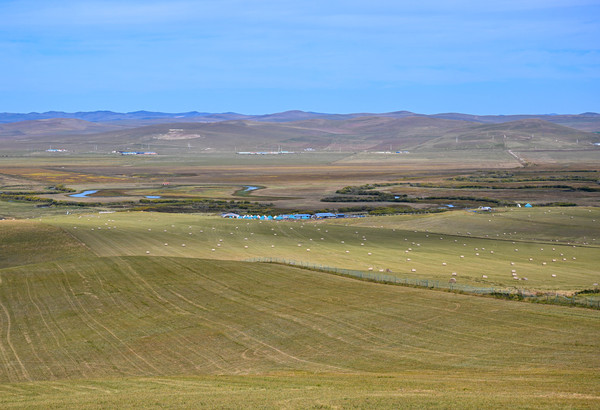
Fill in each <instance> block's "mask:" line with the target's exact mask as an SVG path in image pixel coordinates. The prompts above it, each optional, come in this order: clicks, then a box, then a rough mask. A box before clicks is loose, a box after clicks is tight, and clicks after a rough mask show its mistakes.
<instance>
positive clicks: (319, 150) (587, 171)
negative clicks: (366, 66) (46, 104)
mask: <svg viewBox="0 0 600 410" xmlns="http://www.w3.org/2000/svg"><path fill="white" fill-rule="evenodd" d="M283 114H285V113H283ZM283 114H282V115H279V116H273V117H269V118H265V119H264V121H273V122H269V123H267V122H258V121H255V120H256V119H254V120H253V119H251V118H238V119H237V120H235V121H225V122H215V123H177V124H157V123H156V122H150V123H146V124H141V123H139V120H137V119H136V118H134V117H135V116H130V117H127V118H123V119H122V121H124V122H121V123H118V121H121V120H118V121H117V120H114V121H115V122H113V123H103V124H99V125H98V124H97V125H94V124H92V125H90V124H85V121H83V122H79V121H80V120H76V121H54V122H52V121H46V122H44V123H41V124H40V123H36V122H35V121H29V122H28V123H27V124H17V125H10V126H7V125H5V126H3V127H2V130H0V131H2V132H0V218H3V220H0V406H1V407H2V408H112V407H127V408H143V407H145V408H156V407H187V408H197V407H213V408H214V407H216V408H240V407H259V408H373V407H382V408H399V407H438V408H494V407H495V408H498V407H502V408H505V407H514V408H553V407H554V408H596V407H598V406H600V395H599V394H598V391H599V386H600V377H599V376H598V375H599V374H600V373H599V370H600V355H599V353H598V352H600V341H599V339H598V334H599V332H600V310H598V309H597V308H596V307H597V305H599V304H600V298H599V296H598V295H599V293H598V283H599V282H600V269H599V268H598V266H599V265H600V256H599V255H600V210H599V209H600V208H599V205H600V190H599V185H598V181H600V166H599V165H598V164H600V149H598V148H597V147H596V146H594V145H593V144H592V143H593V142H595V141H597V139H598V137H597V135H598V134H595V133H594V132H597V131H598V129H597V128H595V126H594V124H595V122H594V121H596V120H595V118H596V117H594V116H583V117H585V118H583V117H582V116H573V117H572V118H571V117H567V116H560V118H558V116H557V118H553V120H556V121H557V122H556V123H551V122H549V121H544V120H541V119H539V118H525V119H524V118H510V120H511V121H500V120H501V119H498V118H496V119H494V118H487V117H473V116H461V115H453V114H448V115H442V114H440V115H439V116H437V117H434V116H431V117H432V118H430V116H414V115H410V113H408V114H406V113H395V114H394V115H389V116H388V117H384V118H379V117H373V116H369V117H360V116H357V117H351V118H343V119H340V118H338V119H337V120H336V119H334V118H329V117H327V118H325V117H321V118H308V117H307V116H303V115H300V114H298V113H287V114H286V115H283ZM563 117H564V118H563ZM203 118H205V117H203ZM88 119H89V118H88ZM291 120H295V121H291ZM152 121H155V120H152ZM156 121H158V120H156ZM560 121H562V122H560ZM499 122H502V123H499ZM53 123H55V124H58V125H57V126H58V128H56V130H55V131H56V132H50V131H44V127H49V126H51V125H52V124H53ZM567 123H568V124H575V125H578V126H580V129H579V130H575V129H570V128H566V127H565V126H564V125H567ZM559 124H560V125H559ZM582 124H583V125H582ZM139 125H146V126H145V127H142V128H139V127H138V128H136V126H139ZM102 127H104V128H103V131H104V132H101V133H98V132H99V131H100V128H102ZM40 130H41V131H40ZM111 130H112V131H111ZM505 135H506V137H505ZM213 142H214V143H213ZM209 143H210V144H209ZM50 144H51V145H52V146H54V147H61V148H63V147H65V148H67V149H68V151H67V152H56V153H53V152H45V149H47V148H48V146H49V145H50ZM57 144H58V145H57ZM148 144H150V146H149V145H148ZM244 144H245V145H244ZM280 144H281V145H283V149H291V148H293V149H294V150H296V153H294V154H275V155H237V154H235V153H234V151H236V150H237V151H241V150H245V149H267V148H268V149H269V150H278V149H279V147H278V146H279V145H280ZM211 145H212V146H211ZM308 147H311V148H312V147H314V149H315V150H314V151H312V150H309V151H304V149H305V148H308ZM207 148H211V149H207ZM120 149H134V150H146V149H152V150H156V151H157V152H158V155H149V156H143V155H132V156H121V155H119V154H117V153H111V151H112V150H120ZM395 150H400V151H401V152H399V153H396V152H395ZM405 151H407V152H405ZM247 187H253V188H256V189H253V190H251V191H247V190H246V188H247ZM88 190H92V191H97V192H94V193H91V194H90V195H88V196H87V197H84V198H76V197H72V196H71V195H73V194H74V193H77V192H81V191H88ZM147 196H159V197H160V198H146V197H147ZM526 203H530V204H532V205H533V207H531V208H529V207H527V208H526V207H525V204H526ZM517 204H518V205H521V207H518V206H517ZM480 207H484V209H487V208H486V207H490V208H491V210H482V209H480ZM226 211H236V212H239V213H242V214H268V215H276V214H280V213H292V212H310V213H314V212H317V211H334V212H342V213H346V214H347V215H353V216H361V217H356V218H340V219H327V220H303V221H281V222H277V221H267V220H263V221H260V220H242V219H224V218H221V216H220V213H221V212H226ZM257 260H262V261H266V260H271V261H277V262H280V263H261V262H255V261H257ZM290 261H295V262H296V263H297V264H298V263H302V265H303V266H304V268H300V267H298V266H290V265H289V263H290ZM336 268H339V269H347V270H352V271H355V272H364V273H365V274H373V275H378V274H381V275H386V277H387V278H390V277H391V278H393V279H394V282H402V281H403V280H408V279H411V280H413V279H415V280H421V281H426V282H427V283H440V284H446V285H447V284H448V283H450V282H453V281H456V285H457V286H458V285H461V286H463V285H464V286H470V287H474V288H486V289H490V288H493V289H495V290H497V291H498V292H497V294H491V295H490V294H488V295H475V294H471V293H460V292H456V291H454V290H453V291H446V290H440V289H429V288H425V287H422V286H421V287H418V286H397V285H392V284H385V283H381V281H380V282H376V281H367V280H357V279H356V278H351V277H348V276H340V275H336V274H332V272H331V270H332V269H336ZM388 282H389V280H388ZM440 287H442V286H440ZM501 292H509V293H511V292H512V293H511V295H512V294H514V295H523V294H526V295H540V296H539V297H537V298H536V299H531V298H530V299H526V300H529V302H528V301H523V300H512V299H511V298H508V297H505V295H504V296H503V295H501V294H500V293H501ZM559 296H560V297H562V298H563V299H561V300H567V301H569V300H571V301H573V302H575V301H581V300H585V301H588V302H589V303H587V304H586V305H585V306H587V307H582V306H583V305H582V304H579V305H577V303H573V305H572V306H571V305H569V306H565V305H558V304H552V303H555V300H558V297H559ZM555 298H556V299H555ZM513 299H523V298H522V297H521V298H519V297H515V298H513ZM533 301H534V302H539V303H533ZM553 301H554V302H553Z"/></svg>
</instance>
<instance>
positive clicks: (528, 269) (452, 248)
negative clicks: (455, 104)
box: [48, 208, 600, 291]
mask: <svg viewBox="0 0 600 410" xmlns="http://www.w3.org/2000/svg"><path fill="white" fill-rule="evenodd" d="M524 211H525V210H524ZM554 211H555V214H556V217H554V216H553V218H554V219H544V218H545V217H546V216H547V215H544V214H542V213H539V212H538V213H537V214H535V215H537V216H538V217H539V218H538V221H539V223H538V225H539V224H542V225H543V223H544V221H545V222H546V223H548V224H550V225H551V221H552V220H554V221H555V223H556V226H554V225H551V227H549V228H547V230H546V236H543V237H542V239H541V240H540V239H534V240H530V238H529V237H526V239H528V240H527V241H524V240H523V239H525V238H523V237H520V236H519V235H518V234H519V232H521V233H522V234H523V235H525V234H526V233H527V232H528V231H521V230H519V231H512V230H511V231H509V230H507V228H511V229H513V228H514V229H517V228H516V227H517V226H518V225H521V222H520V221H519V220H518V219H517V220H516V221H515V220H512V219H510V215H516V216H518V215H522V217H525V216H524V215H523V214H520V213H518V212H516V213H513V212H507V213H506V216H503V217H501V216H491V215H489V214H485V215H483V214H474V213H467V214H457V215H456V217H457V218H458V222H456V224H455V225H452V223H447V225H446V228H448V229H446V230H444V231H443V233H442V234H441V235H440V234H434V233H433V232H436V231H435V230H434V229H432V228H433V225H431V226H427V227H425V229H423V228H424V226H423V225H422V223H423V222H420V221H428V220H432V221H438V222H439V223H438V226H441V225H444V221H445V219H443V218H444V217H443V216H440V217H439V218H441V219H436V218H432V219H428V218H418V217H417V218H416V219H415V220H414V221H413V220H410V219H409V220H408V221H407V222H406V223H407V226H404V227H400V226H398V228H394V221H402V220H403V219H401V218H399V219H396V218H394V217H389V219H371V218H367V219H357V220H344V221H332V222H328V221H322V222H306V223H300V222H297V223H294V222H275V221H265V222H260V221H244V220H224V219H222V218H220V217H207V216H199V215H189V214H187V215H181V214H170V215H165V214H155V213H133V212H132V213H115V214H96V215H87V216H74V215H71V216H64V217H55V218H52V219H48V221H49V222H51V223H53V224H56V225H57V226H60V227H62V228H63V229H65V231H67V232H69V233H71V234H72V235H74V236H76V237H77V238H79V239H80V240H81V241H82V242H83V243H85V244H86V245H87V246H88V247H89V248H90V249H91V250H92V251H93V252H95V253H96V254H97V255H99V256H141V255H150V256H177V257H188V258H203V259H220V260H246V259H249V258H256V257H263V258H280V259H286V260H289V259H292V260H296V261H305V262H310V263H313V264H316V265H327V266H333V267H341V268H347V269H357V270H364V271H367V270H369V269H372V270H374V271H375V272H377V271H379V270H384V271H385V270H387V269H389V270H390V271H391V272H390V273H388V274H394V275H396V276H397V277H400V278H423V279H431V280H439V281H448V280H449V279H450V278H451V273H452V272H456V273H457V276H456V278H457V279H458V281H459V283H463V284H470V285H477V286H487V287H489V286H496V287H512V286H518V287H520V288H523V287H526V288H530V289H538V290H556V291H559V290H560V291H573V290H580V289H587V288H591V287H593V283H598V282H600V276H599V273H598V269H597V265H598V262H599V258H598V249H597V247H592V246H587V245H585V246H581V245H583V244H582V243H580V244H578V245H579V246H575V247H574V246H573V245H570V244H567V243H566V241H564V242H562V243H554V242H552V243H550V235H551V234H552V233H553V232H555V233H560V231H561V229H562V228H563V227H564V223H563V219H564V221H565V222H566V221H575V219H570V217H569V216H565V215H560V212H559V211H557V210H556V208H555V209H554ZM565 212H567V213H568V212H569V211H565ZM576 213H579V214H580V215H579V217H578V219H577V220H578V221H579V222H578V223H579V224H580V225H581V226H582V229H584V228H583V226H584V223H589V225H588V227H587V228H585V229H584V230H583V231H582V232H584V233H583V235H584V236H585V233H586V232H596V233H598V228H594V227H593V226H594V225H592V221H593V219H592V218H593V215H596V214H594V213H591V214H590V213H586V212H583V213H581V212H580V211H579V210H577V211H576ZM448 215H454V214H448ZM497 215H500V214H497ZM574 215H575V214H574ZM589 215H592V216H589ZM413 218H414V217H413ZM461 218H462V219H461ZM467 218H472V219H471V220H470V221H469V223H465V224H464V225H461V221H466V220H467ZM496 218H499V221H498V222H493V221H496ZM525 219H529V218H527V217H525ZM532 219H533V220H536V218H532ZM599 220H600V218H599ZM377 221H379V222H377ZM384 221H385V222H384ZM585 221H588V222H585ZM374 223H375V224H374ZM419 223H421V225H420V228H419V229H416V228H417V226H416V225H418V224H419ZM593 223H594V224H596V222H593ZM346 224H349V225H352V224H357V225H360V224H370V225H371V226H345V225H346ZM379 224H380V225H379ZM486 224H488V226H490V227H495V229H499V230H498V231H494V230H493V229H491V228H490V231H488V232H490V233H489V234H487V235H488V237H485V236H484V235H483V232H486V231H485V226H486ZM538 225H536V224H534V225H533V228H532V229H535V228H536V227H537V226H538ZM471 226H472V227H473V228H474V229H473V231H474V233H475V235H473V232H472V233H471V235H469V234H467V229H471V228H470V227H471ZM522 226H523V227H524V228H527V225H525V224H522ZM552 226H553V227H552ZM450 227H453V228H457V227H460V228H458V229H461V230H460V233H459V232H457V231H450V230H449V228H450ZM478 227H480V228H479V230H476V229H478ZM407 228H408V229H407ZM586 229H587V230H586ZM428 230H431V231H432V232H431V233H430V232H428ZM494 232H496V233H494ZM477 233H479V234H481V236H482V237H473V236H476V235H477ZM502 233H504V235H503V234H502ZM508 233H510V235H508ZM496 234H497V236H496ZM513 235H514V236H513ZM581 239H583V238H581ZM592 239H593V238H592ZM586 243H587V242H586ZM590 243H595V242H594V241H592V240H590ZM530 259H531V260H530ZM413 269H414V271H413ZM513 270H514V271H515V272H516V273H517V275H518V277H526V278H527V279H528V280H527V281H515V280H514V279H513V275H512V273H513V272H512V271H513ZM483 275H486V276H487V278H483ZM552 275H556V276H552Z"/></svg>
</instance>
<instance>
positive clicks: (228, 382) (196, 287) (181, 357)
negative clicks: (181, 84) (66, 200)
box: [0, 213, 600, 408]
mask: <svg viewBox="0 0 600 410" xmlns="http://www.w3.org/2000/svg"><path fill="white" fill-rule="evenodd" d="M157 217H158V216H157V215H153V214H149V213H140V214H131V215H125V214H124V215H116V214H107V215H102V216H99V215H88V216H87V218H86V217H82V218H79V217H77V216H71V217H63V218H62V219H61V220H62V221H63V222H64V223H65V226H70V227H71V229H72V231H71V232H76V233H77V234H79V231H83V230H84V228H89V226H92V225H93V226H95V229H96V230H94V231H91V230H89V229H86V231H87V232H89V233H92V234H93V235H94V234H99V233H103V234H105V233H107V232H105V231H108V228H109V226H108V225H105V223H106V224H110V225H113V226H112V229H111V230H110V232H111V233H115V234H116V235H118V236H122V237H123V238H125V237H126V236H127V233H128V232H129V233H130V234H132V235H133V238H135V242H137V243H138V244H142V242H144V241H146V243H145V244H144V245H143V246H149V247H150V248H149V249H152V252H151V253H150V254H146V253H144V252H142V253H141V254H139V255H131V256H127V255H123V254H121V255H116V254H112V255H108V254H107V252H106V250H105V249H103V248H102V246H100V244H99V243H94V242H93V241H90V240H88V239H85V236H82V238H84V239H85V245H86V246H83V243H82V242H81V241H80V240H79V239H77V237H76V236H73V235H72V234H67V233H65V231H64V230H63V229H62V228H60V227H58V226H56V225H48V224H45V223H41V222H32V221H0V225H1V228H2V229H1V230H0V232H1V233H2V236H1V237H0V243H2V244H8V246H9V247H13V248H18V249H23V250H24V251H23V253H22V254H21V255H20V256H19V257H18V258H12V259H10V260H5V261H3V264H2V266H1V267H0V325H1V327H0V329H1V331H0V405H1V406H2V407H3V408H13V407H40V408H55V407H59V408H66V407H71V408H73V407H77V408H98V407H123V406H126V407H136V408H143V407H153V406H156V407H198V406H204V407H221V408H223V407H225V408H234V407H243V406H246V407H248V406H251V407H263V408H264V407H272V408H281V407H283V408H308V407H315V406H317V407H385V408H398V407H401V406H406V405H410V406H413V407H431V406H434V405H437V406H440V405H445V406H448V405H452V406H453V407H461V408H465V407H469V408H482V407H507V406H509V405H510V406H513V407H528V408H531V407H548V406H576V407H595V406H597V404H598V402H599V401H600V397H599V396H598V393H597V386H598V376H597V369H598V367H599V366H600V363H599V362H598V354H597V352H598V349H599V347H600V346H599V342H598V338H597V330H598V314H597V311H595V310H588V309H580V308H567V307H560V306H547V305H536V304H529V303H519V302H512V301H508V300H499V299H493V298H481V297H475V296H468V295H463V294H456V293H447V292H437V291H430V290H426V289H417V288H411V287H398V286H389V285H382V284H377V283H369V282H363V281H357V280H352V279H348V278H343V277H339V276H335V275H330V274H325V273H322V272H315V271H311V270H305V269H298V268H294V267H289V266H281V265H273V264H258V263H249V262H241V261H231V260H216V259H208V258H200V257H194V256H192V257H190V256H189V255H188V256H186V255H183V254H182V255H181V256H177V255H176V254H177V253H178V252H177V251H176V250H173V252H172V254H171V255H169V256H167V255H162V256H161V255H159V252H158V251H159V249H158V248H165V249H168V250H169V251H170V250H171V248H175V246H173V245H174V244H175V242H173V243H171V246H166V247H165V246H164V245H163V244H162V243H161V244H154V243H153V242H154V239H153V238H147V237H145V236H144V235H142V234H141V225H144V228H145V226H146V225H148V224H151V225H152V226H153V228H156V229H152V231H148V230H146V229H144V230H145V231H146V232H147V233H148V234H150V236H152V237H161V239H162V237H163V236H164V235H171V239H175V237H174V236H173V235H175V236H179V237H180V238H181V239H182V238H183V237H184V235H183V233H185V234H186V235H185V237H189V236H190V235H188V234H187V231H189V230H190V228H191V232H192V233H193V235H192V236H194V235H198V236H200V235H201V234H202V233H203V231H205V232H206V233H207V234H210V235H211V236H214V237H215V238H217V236H216V235H223V234H227V232H226V230H225V229H231V230H235V228H234V226H231V225H232V224H237V223H239V222H234V221H224V220H221V219H218V220H214V219H213V220H207V219H206V218H203V219H200V220H197V221H195V222H192V221H193V218H194V217H193V216H191V215H189V216H185V217H180V216H177V217H173V218H170V219H169V220H163V219H160V218H159V219H157ZM115 219H116V220H115ZM49 222H52V221H49ZM56 222H60V220H57V221H55V222H54V223H53V224H55V223H56ZM190 223H191V224H192V225H188V224H190ZM167 224H168V225H167ZM214 224H217V225H222V226H221V227H220V232H214V231H213V229H211V228H210V225H214ZM226 224H229V225H230V226H228V227H226V226H225V225H226ZM99 225H100V226H99ZM163 225H164V226H168V227H169V228H168V230H173V232H167V233H165V232H163V230H159V229H157V228H158V227H159V226H163ZM73 226H78V229H74V228H72V227H73ZM100 227H102V228H103V229H99V228H100ZM284 227H285V228H289V226H283V227H281V229H283V228H284ZM294 227H295V228H296V229H295V230H298V231H302V230H303V229H302V228H300V227H299V226H298V225H294ZM331 228H333V227H330V229H331ZM252 229H253V230H254V229H263V230H264V233H265V234H266V233H267V232H268V229H266V227H265V226H263V225H261V224H258V223H256V224H254V225H253V226H252ZM304 229H307V228H304ZM336 229H339V232H338V234H341V233H342V230H344V229H345V231H344V232H345V233H346V234H350V235H352V232H354V231H355V229H357V228H356V227H351V228H344V227H339V228H336ZM358 229H360V228H358ZM286 230H287V231H289V232H290V235H291V236H297V235H298V234H299V235H307V234H308V235H310V234H309V233H301V232H298V233H295V232H294V231H295V230H290V229H286ZM136 231H139V232H138V233H139V235H138V234H136ZM40 232H42V235H45V236H48V235H52V236H53V237H54V238H55V239H54V243H53V244H52V246H46V247H45V249H44V251H43V257H39V258H38V257H36V258H33V259H30V257H29V256H33V255H35V241H36V240H37V239H36V238H37V236H38V234H39V233H40ZM81 233H83V232H81ZM257 233H258V231H257ZM239 234H240V235H244V234H247V233H242V232H239ZM247 235H248V236H250V235H249V234H247ZM226 236H227V237H228V236H230V235H229V234H227V235H226ZM238 236H239V235H238ZM424 239H425V238H424ZM434 239H436V238H432V239H431V241H434ZM154 245H160V246H154ZM126 248H127V246H124V247H123V246H121V250H122V251H123V252H125V253H126V252H127V249H126ZM177 248H180V249H184V250H185V248H182V247H181V246H177ZM189 248H190V251H192V253H194V252H195V251H194V249H191V248H192V246H191V244H190V246H189ZM143 249H146V248H145V247H144V248H143ZM28 255H29V256H28Z"/></svg>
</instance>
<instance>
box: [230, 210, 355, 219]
mask: <svg viewBox="0 0 600 410" xmlns="http://www.w3.org/2000/svg"><path fill="white" fill-rule="evenodd" d="M221 216H222V217H223V218H229V219H258V220H261V221H296V220H306V219H335V218H356V217H362V216H364V215H351V216H350V215H346V214H334V213H331V212H317V213H315V214H284V215H276V216H272V215H239V214H236V213H233V212H228V213H224V214H222V215H221Z"/></svg>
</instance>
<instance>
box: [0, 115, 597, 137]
mask: <svg viewBox="0 0 600 410" xmlns="http://www.w3.org/2000/svg"><path fill="white" fill-rule="evenodd" d="M359 117H386V118H406V117H425V118H437V119H445V120H459V121H468V122H472V123H479V124H500V123H505V122H512V121H518V120H525V119H539V120H544V121H548V122H551V123H554V124H559V125H563V126H567V127H571V128H575V129H578V130H582V131H592V132H600V114H598V113H595V112H586V113H582V114H564V115H563V114H561V115H559V114H544V115H471V114H461V113H441V114H432V115H426V114H419V113H414V112H410V111H395V112H388V113H353V114H327V113H317V112H306V111H299V110H294V111H285V112H280V113H274V114H264V115H247V114H239V113H234V112H226V113H206V112H198V111H189V112H183V113H164V112H152V111H134V112H128V113H119V112H113V111H91V112H73V113H68V112H62V111H48V112H43V113H37V112H32V113H0V124H7V123H14V122H22V121H34V120H50V119H59V118H60V119H73V120H83V121H89V122H93V123H98V124H103V125H102V127H103V128H104V130H109V129H110V128H111V127H112V129H119V128H134V127H140V126H144V125H152V124H162V123H176V122H185V123H190V122H197V123H204V122H221V121H232V120H250V121H258V122H281V123H284V122H296V121H304V120H315V119H326V120H349V119H353V118H359ZM84 128H85V127H84ZM80 131H81V130H80ZM94 131H98V130H91V129H90V132H94Z"/></svg>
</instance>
